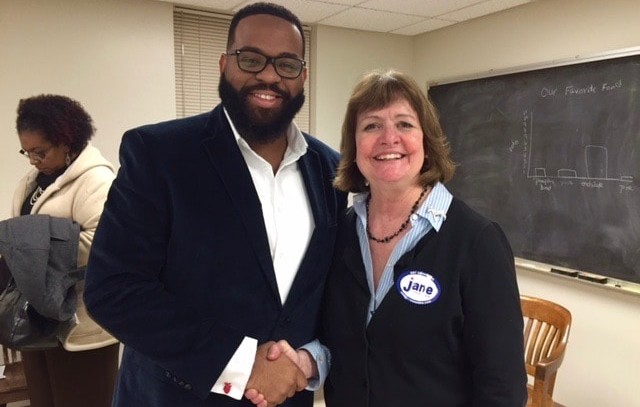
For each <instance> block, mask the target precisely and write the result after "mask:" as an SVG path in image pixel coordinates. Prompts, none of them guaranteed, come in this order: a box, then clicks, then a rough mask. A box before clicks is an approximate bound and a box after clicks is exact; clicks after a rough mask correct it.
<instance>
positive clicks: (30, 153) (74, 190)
mask: <svg viewBox="0 0 640 407" xmlns="http://www.w3.org/2000/svg"><path fill="white" fill-rule="evenodd" d="M16 130H17V132H18V139H19V141H20V145H21V147H22V148H21V150H20V154H22V155H23V156H24V157H25V158H27V159H28V160H29V163H30V164H31V165H33V167H34V168H33V169H32V170H31V171H29V172H28V173H27V175H26V176H25V177H24V178H23V179H22V180H21V181H20V183H19V185H18V188H17V189H16V192H15V194H14V198H13V206H12V215H13V216H21V215H30V214H46V215H50V216H53V217H60V218H69V219H72V220H73V221H74V222H76V223H77V224H79V225H80V236H79V238H80V239H79V250H78V267H82V266H85V265H86V263H87V258H88V256H89V249H90V248H91V242H92V240H93V234H94V232H95V229H96V226H97V225H98V220H99V218H100V215H101V213H102V208H103V206H104V202H105V200H106V197H107V192H108V190H109V187H110V186H111V182H112V181H113V178H114V170H113V166H112V165H111V163H109V162H108V161H107V160H106V159H105V158H104V157H103V156H102V155H101V154H100V152H99V151H98V149H96V148H95V147H93V146H91V145H90V144H89V140H90V139H91V137H92V136H93V134H94V130H95V129H94V127H93V121H92V119H91V117H90V116H89V114H88V113H87V112H86V111H85V110H84V108H83V107H82V106H81V105H80V103H78V102H77V101H75V100H73V99H70V98H68V97H66V96H58V95H40V96H35V97H31V98H27V99H22V100H20V103H19V105H18V117H17V120H16ZM82 288H83V282H80V283H78V285H76V292H77V295H78V308H77V311H76V317H77V319H78V324H77V325H76V326H75V327H74V328H73V329H72V330H71V331H70V332H68V334H67V335H66V336H65V337H64V338H60V341H61V345H59V346H58V347H56V348H52V349H47V350H41V351H24V352H22V358H23V363H24V367H25V375H26V378H27V385H28V389H29V397H30V400H31V407H108V406H110V405H111V397H112V394H113V388H114V383H115V377H116V373H117V369H118V347H119V345H118V343H117V341H116V339H114V338H113V337H112V336H111V335H109V334H108V333H107V332H106V331H104V330H103V329H102V328H101V327H100V326H98V325H97V324H96V323H95V322H93V321H92V320H91V319H90V318H89V316H88V315H87V313H86V310H85V307H84V304H83V302H82Z"/></svg>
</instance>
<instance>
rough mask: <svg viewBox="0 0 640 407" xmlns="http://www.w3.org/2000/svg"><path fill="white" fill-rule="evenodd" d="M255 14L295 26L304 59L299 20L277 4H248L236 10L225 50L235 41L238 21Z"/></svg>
mask: <svg viewBox="0 0 640 407" xmlns="http://www.w3.org/2000/svg"><path fill="white" fill-rule="evenodd" d="M257 14H269V15H272V16H276V17H280V18H282V19H284V20H287V21H289V22H290V23H292V24H293V25H295V26H296V28H297V29H298V31H300V35H301V36H302V55H301V57H302V58H304V53H305V47H306V46H305V41H304V31H303V29H302V23H301V22H300V19H299V18H298V17H297V16H296V15H295V14H293V13H292V12H291V11H290V10H289V9H287V8H285V7H283V6H281V5H279V4H274V3H265V2H259V3H253V4H249V5H248V6H245V7H243V8H241V9H240V10H238V12H237V13H236V14H235V15H234V16H233V18H232V19H231V24H230V25H229V33H228V35H227V50H228V49H229V48H230V47H231V44H233V42H234V41H235V39H236V28H237V27H238V23H239V22H240V20H242V19H243V18H246V17H249V16H254V15H257Z"/></svg>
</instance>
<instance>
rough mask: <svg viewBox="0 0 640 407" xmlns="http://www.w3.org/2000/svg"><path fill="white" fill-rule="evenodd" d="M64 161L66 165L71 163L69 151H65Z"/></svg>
mask: <svg viewBox="0 0 640 407" xmlns="http://www.w3.org/2000/svg"><path fill="white" fill-rule="evenodd" d="M64 163H65V164H67V167H68V166H69V164H71V157H69V153H67V156H66V157H65V158H64Z"/></svg>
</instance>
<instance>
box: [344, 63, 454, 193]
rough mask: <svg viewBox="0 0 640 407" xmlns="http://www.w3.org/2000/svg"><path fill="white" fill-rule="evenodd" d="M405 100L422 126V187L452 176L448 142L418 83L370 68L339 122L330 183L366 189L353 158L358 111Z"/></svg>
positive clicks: (354, 190)
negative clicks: (334, 170) (339, 137)
mask: <svg viewBox="0 0 640 407" xmlns="http://www.w3.org/2000/svg"><path fill="white" fill-rule="evenodd" d="M399 99H404V100H406V101H407V102H409V104H410V105H411V107H412V108H413V109H414V110H415V111H416V114H417V115H418V119H419V120H420V127H421V128H422V133H423V138H422V142H423V145H424V149H425V153H426V154H427V158H425V161H424V164H423V166H422V169H421V170H420V172H421V174H420V178H419V183H420V185H421V186H423V187H426V186H429V185H431V186H433V185H434V184H435V183H436V182H437V181H441V182H443V183H444V182H447V181H449V180H450V179H451V178H452V177H453V173H454V172H455V164H454V162H453V161H452V159H451V157H450V148H449V143H448V141H447V139H446V137H445V135H444V131H443V130H442V127H441V126H440V119H439V116H438V112H437V110H436V108H435V106H434V105H433V103H431V101H430V100H429V98H428V96H426V95H425V93H424V92H423V91H422V89H421V88H420V86H419V85H418V84H417V83H416V81H414V80H413V79H412V78H411V77H409V76H408V75H405V74H403V73H400V72H397V71H394V70H389V71H372V72H369V73H367V74H365V75H364V76H363V78H362V79H361V80H360V82H358V84H357V85H356V86H355V87H354V89H353V92H352V93H351V97H350V99H349V103H348V104H347V111H346V113H345V116H344V121H343V122H342V140H341V142H340V153H341V157H340V163H339V164H338V170H337V175H336V178H335V180H334V183H333V185H334V186H335V187H336V188H337V189H339V190H341V191H344V192H365V191H368V190H369V187H368V186H367V183H366V180H365V178H364V175H362V173H361V172H360V169H359V168H358V165H357V164H356V162H355V159H356V125H357V121H358V114H360V113H364V112H369V111H372V110H377V109H382V108H384V107H385V106H388V105H389V104H391V103H393V102H395V101H397V100H399Z"/></svg>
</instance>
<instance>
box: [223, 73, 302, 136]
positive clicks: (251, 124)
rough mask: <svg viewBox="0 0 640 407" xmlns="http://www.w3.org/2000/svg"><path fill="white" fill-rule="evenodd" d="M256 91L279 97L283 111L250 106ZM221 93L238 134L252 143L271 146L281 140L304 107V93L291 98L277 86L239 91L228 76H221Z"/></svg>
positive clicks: (253, 87)
mask: <svg viewBox="0 0 640 407" xmlns="http://www.w3.org/2000/svg"><path fill="white" fill-rule="evenodd" d="M256 90H270V91H272V92H275V93H277V94H278V96H279V97H281V98H282V107H281V108H280V109H279V110H277V111H276V110H271V109H261V108H256V107H251V106H249V103H248V102H247V99H248V97H249V94H250V93H252V92H254V91H256ZM218 93H219V95H220V99H221V100H222V104H223V105H224V107H225V108H226V109H227V112H228V113H229V116H230V117H231V120H232V121H233V124H234V126H235V127H236V130H238V132H239V133H240V135H241V136H242V138H244V139H245V140H246V141H247V142H249V143H251V142H255V143H259V144H268V143H270V142H272V141H274V140H276V139H278V138H279V137H281V136H282V135H283V134H284V132H285V131H286V130H287V128H288V127H289V125H290V124H291V121H292V120H293V117H294V116H295V115H296V114H297V113H298V112H299V111H300V109H301V108H302V105H303V104H304V91H302V92H300V94H299V95H297V96H294V97H291V94H290V93H288V92H285V91H283V90H282V89H280V88H278V87H277V86H276V85H275V84H274V85H256V86H251V87H245V88H242V89H240V91H237V90H235V89H234V88H233V86H231V84H230V83H229V81H227V78H225V76H224V73H223V74H222V75H220V83H219V85H218Z"/></svg>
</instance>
